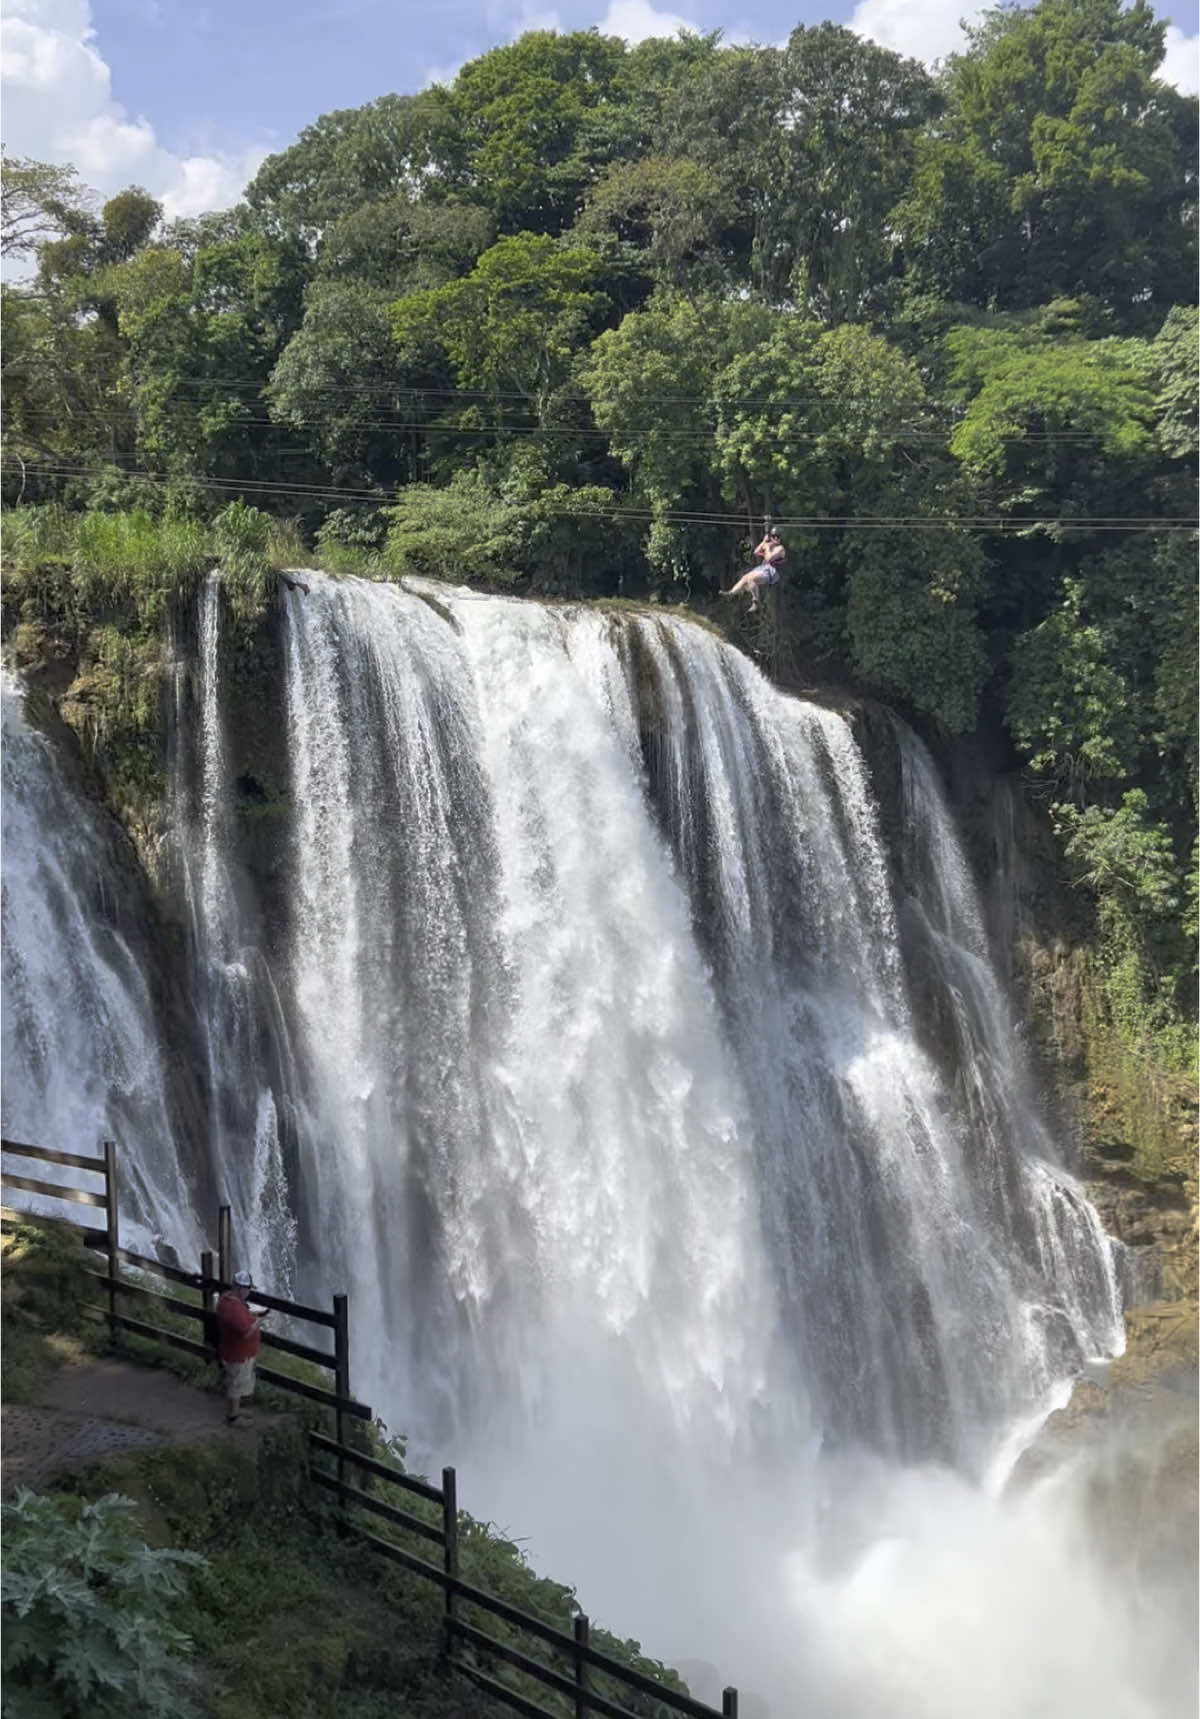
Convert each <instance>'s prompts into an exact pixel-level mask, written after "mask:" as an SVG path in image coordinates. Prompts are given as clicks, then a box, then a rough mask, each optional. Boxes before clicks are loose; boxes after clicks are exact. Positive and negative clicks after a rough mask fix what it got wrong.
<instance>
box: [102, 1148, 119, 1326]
mask: <svg viewBox="0 0 1200 1719" xmlns="http://www.w3.org/2000/svg"><path fill="white" fill-rule="evenodd" d="M118 1217H119V1213H118V1202H117V1143H116V1141H115V1140H106V1141H105V1142H104V1218H105V1228H106V1230H107V1237H106V1242H107V1251H108V1279H109V1281H108V1333H109V1337H110V1338H111V1340H112V1341H113V1342H114V1343H115V1342H116V1338H117V1291H116V1289H115V1287H114V1286H115V1284H116V1281H117V1279H118V1277H119V1276H120V1274H121V1236H120V1224H119V1221H118Z"/></svg>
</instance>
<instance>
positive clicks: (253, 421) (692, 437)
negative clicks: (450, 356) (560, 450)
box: [22, 403, 1103, 448]
mask: <svg viewBox="0 0 1200 1719" xmlns="http://www.w3.org/2000/svg"><path fill="white" fill-rule="evenodd" d="M162 410H163V411H164V412H166V413H168V414H170V416H171V418H172V419H173V420H174V421H178V419H179V417H180V416H181V414H180V412H179V410H178V408H177V407H174V408H173V407H172V406H171V405H170V403H168V404H166V405H165V406H164V407H163V408H162ZM187 410H188V412H190V413H191V422H192V423H193V424H198V423H199V421H200V408H199V407H197V406H192V405H189V406H188V407H187ZM141 417H142V415H141V414H140V413H139V412H138V411H137V409H136V407H133V406H119V407H116V408H114V410H113V411H112V412H75V413H72V414H71V417H70V422H71V423H72V424H80V423H96V424H103V425H106V426H108V425H112V424H113V423H114V422H120V423H124V424H130V425H137V424H138V423H139V422H140V421H141ZM22 421H24V422H28V423H50V424H57V423H60V422H61V414H59V413H56V412H50V411H32V412H27V413H25V414H23V420H22ZM327 423H328V419H327V418H325V417H305V418H270V417H238V418H236V419H233V420H231V421H230V422H229V423H227V424H224V425H220V426H216V428H218V429H219V430H220V431H223V432H226V433H229V432H233V431H236V430H240V429H255V428H258V429H271V430H277V431H279V432H280V433H282V434H285V435H286V434H288V433H289V432H295V431H300V430H305V429H321V428H324V427H325V426H326V425H327ZM350 427H352V428H353V429H354V430H355V431H356V432H360V433H364V434H366V433H371V434H376V435H378V434H387V433H392V434H395V435H397V436H412V435H414V434H420V435H428V436H433V435H438V436H473V437H482V436H490V437H501V436H561V437H566V438H570V439H575V440H581V439H591V440H599V441H603V442H605V443H607V444H608V445H609V446H611V445H612V444H613V443H614V442H616V443H618V444H621V443H624V442H625V441H627V440H628V439H629V438H630V437H642V438H644V439H648V438H650V437H654V438H656V439H659V440H667V441H696V442H710V441H711V440H712V438H713V437H714V435H716V434H717V433H718V432H719V430H720V428H721V426H717V425H708V426H700V427H696V426H691V425H664V424H657V423H647V424H632V425H624V426H622V428H621V429H620V431H613V430H603V429H595V428H591V427H589V426H587V425H583V424H578V425H573V424H548V425H544V424H447V423H438V422H436V421H431V420H430V419H429V418H421V419H417V418H402V417H399V416H393V417H390V418H362V419H358V420H351V422H350ZM725 428H726V431H728V429H729V428H730V427H729V426H726V427H725ZM828 435H829V431H828V430H810V431H804V430H778V429H775V430H772V432H771V436H770V439H771V441H772V442H774V443H776V444H778V445H781V446H792V445H794V444H802V443H808V442H822V441H825V440H826V439H827V437H828ZM889 438H890V440H891V441H892V443H893V444H894V445H896V446H905V445H907V444H913V445H918V446H919V445H920V444H922V443H926V442H927V443H929V444H931V446H933V447H937V448H946V447H947V446H948V438H947V437H946V436H945V435H943V434H942V433H941V432H939V431H935V430H910V429H906V428H905V427H904V426H896V427H894V428H893V429H892V430H891V431H890V432H889ZM1003 439H1004V440H1005V441H1013V442H1018V443H1019V442H1034V443H1040V442H1048V443H1053V444H1055V445H1056V446H1057V445H1063V444H1065V445H1069V446H1075V445H1084V444H1088V443H1093V442H1098V441H1101V440H1103V438H1102V437H1101V436H1099V435H1098V434H1096V433H1093V432H1091V431H1078V432H1076V431H1062V432H1057V433H1056V432H1053V431H1030V432H1025V431H1022V430H1014V431H1012V432H1011V433H1010V434H1009V435H1006V436H1005V437H1003Z"/></svg>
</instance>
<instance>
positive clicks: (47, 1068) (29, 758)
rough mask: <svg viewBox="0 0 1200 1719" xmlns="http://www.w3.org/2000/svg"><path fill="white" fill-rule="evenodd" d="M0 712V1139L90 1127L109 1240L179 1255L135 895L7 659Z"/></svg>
mask: <svg viewBox="0 0 1200 1719" xmlns="http://www.w3.org/2000/svg"><path fill="white" fill-rule="evenodd" d="M3 723H4V749H3V773H4V774H3V781H4V866H3V914H2V935H3V989H4V1010H3V1058H4V1090H3V1100H2V1106H0V1109H2V1115H3V1130H4V1135H5V1138H6V1139H9V1140H17V1141H21V1142H22V1143H24V1144H30V1145H37V1146H53V1147H57V1148H58V1149H60V1150H66V1151H72V1152H80V1153H83V1154H84V1155H86V1156H91V1155H93V1154H95V1153H97V1152H98V1150H99V1147H100V1143H101V1141H103V1140H106V1139H114V1140H118V1141H120V1142H122V1143H123V1144H124V1145H125V1146H126V1147H127V1148H129V1149H128V1150H126V1151H123V1152H122V1155H121V1159H120V1164H119V1173H120V1176H121V1198H122V1206H121V1215H122V1241H123V1243H124V1244H125V1245H127V1246H131V1247H134V1248H135V1249H146V1250H149V1251H152V1250H153V1249H154V1248H155V1247H157V1246H162V1247H166V1248H170V1247H175V1248H177V1249H178V1250H179V1252H180V1255H181V1256H182V1257H184V1258H187V1259H193V1258H195V1256H196V1254H197V1251H198V1249H199V1248H200V1247H201V1246H202V1245H203V1244H202V1243H201V1241H200V1239H199V1230H198V1228H197V1225H196V1223H195V1216H194V1198H193V1191H192V1188H191V1187H190V1185H189V1177H188V1175H187V1173H186V1169H185V1165H186V1162H187V1157H188V1154H187V1152H186V1148H185V1147H184V1146H183V1144H182V1143H181V1140H180V1134H179V1130H178V1127H177V1125H176V1122H175V1120H174V1118H173V1115H172V1104H171V1100H170V1095H169V1091H168V1084H169V1082H168V1047H167V1045H166V1043H165V1041H164V1038H163V1032H162V1025H161V1021H160V1019H159V1018H158V1015H159V1007H158V1003H159V1000H158V999H156V998H154V997H153V996H152V995H151V990H150V986H149V984H148V982H147V966H148V962H147V954H146V949H145V945H144V942H143V938H144V924H139V922H138V921H139V917H142V916H144V914H145V911H146V907H147V903H146V901H145V900H144V899H141V900H139V899H138V897H137V894H136V892H135V891H134V890H133V888H132V886H131V873H132V871H133V867H132V864H131V862H130V857H129V856H128V855H127V854H126V853H125V852H124V844H123V843H122V840H121V838H120V834H119V832H118V830H117V828H116V826H115V825H114V824H113V823H112V822H111V821H110V820H108V819H106V818H105V817H104V816H103V815H101V814H100V813H99V812H97V811H95V810H94V809H93V807H92V806H91V805H90V804H89V802H88V801H87V799H86V798H85V796H84V794H83V793H82V791H81V789H80V788H79V787H78V786H77V785H76V783H75V782H74V781H73V780H72V779H71V777H70V775H69V774H68V772H67V769H66V768H65V767H64V764H63V763H62V761H61V760H60V758H59V756H58V753H57V750H56V748H55V747H54V745H53V744H52V743H51V742H50V741H49V740H48V739H47V738H46V737H45V735H43V734H42V733H40V732H39V731H38V730H37V729H36V728H34V727H33V726H32V725H31V724H30V723H29V722H28V721H27V720H26V716H25V712H24V695H23V693H22V691H21V689H20V687H19V686H18V685H17V683H16V682H15V681H14V680H13V678H12V677H11V676H10V675H9V674H8V673H7V671H6V672H5V673H4V676H3ZM12 1167H13V1169H14V1170H16V1171H17V1173H18V1174H24V1175H30V1174H33V1175H36V1176H37V1177H39V1178H40V1179H41V1180H43V1181H62V1182H65V1183H74V1184H75V1185H76V1186H77V1185H78V1172H69V1171H68V1172H63V1173H59V1172H57V1171H56V1169H55V1167H54V1166H53V1165H49V1164H47V1165H41V1166H38V1167H37V1168H36V1169H31V1166H30V1164H29V1162H28V1161H27V1160H22V1161H20V1162H18V1161H16V1160H14V1161H13V1165H12ZM18 1198H19V1200H20V1202H21V1203H32V1204H34V1205H42V1202H41V1201H40V1200H34V1201H32V1202H29V1201H28V1199H27V1197H26V1196H19V1197H18ZM44 1209H45V1210H47V1211H54V1209H55V1208H54V1206H53V1205H52V1204H47V1205H45V1206H44ZM58 1215H59V1216H64V1215H74V1214H72V1213H65V1212H64V1211H63V1210H62V1209H61V1208H60V1209H59V1211H58Z"/></svg>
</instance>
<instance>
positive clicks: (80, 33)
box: [0, 0, 267, 216]
mask: <svg viewBox="0 0 1200 1719" xmlns="http://www.w3.org/2000/svg"><path fill="white" fill-rule="evenodd" d="M95 43H96V33H95V31H94V29H93V28H92V19H91V5H90V3H89V0H8V4H7V5H6V6H5V10H4V20H3V24H2V26H0V44H2V46H0V58H2V66H3V95H4V144H5V147H6V148H7V149H8V150H9V152H10V153H11V154H13V155H29V156H32V157H33V158H34V159H35V160H37V161H53V162H58V163H66V162H70V163H71V164H72V165H74V166H75V167H76V168H77V169H78V170H79V175H80V177H81V178H82V179H83V180H84V181H85V182H86V183H87V184H89V185H91V186H93V187H94V188H95V189H96V190H97V191H99V192H100V194H101V195H102V196H111V195H112V194H113V192H115V191H119V190H120V189H121V188H122V187H123V186H125V185H130V184H138V185H143V186H145V188H146V190H147V191H149V192H150V193H151V194H152V195H153V196H155V197H157V198H159V200H160V201H161V202H162V204H163V206H164V208H165V209H166V212H167V214H168V216H177V215H198V214H201V213H202V212H203V211H204V210H206V209H220V208H226V207H228V206H229V204H231V203H235V202H236V201H237V199H238V196H239V195H240V193H241V191H242V188H243V186H244V185H245V184H246V181H247V180H248V179H249V178H250V177H251V176H252V175H253V173H254V171H255V169H256V168H257V167H258V165H259V163H260V162H261V161H262V160H263V158H264V156H265V155H266V153H267V152H266V151H265V150H263V149H243V150H241V151H234V152H229V153H226V152H221V153H217V154H212V155H177V154H175V153H174V152H173V151H171V150H169V149H165V148H164V147H163V146H162V144H161V143H159V141H158V139H157V137H156V136H155V134H154V127H153V126H152V125H151V124H150V121H149V120H147V119H144V118H141V117H140V116H139V117H138V118H136V119H131V118H130V117H129V115H128V114H127V113H126V111H125V109H124V108H123V107H122V106H121V104H120V103H119V102H117V101H114V100H113V94H112V72H111V70H110V69H109V66H108V64H107V63H106V61H105V60H104V59H103V58H102V57H101V55H100V53H99V51H98V49H97V47H96V45H95Z"/></svg>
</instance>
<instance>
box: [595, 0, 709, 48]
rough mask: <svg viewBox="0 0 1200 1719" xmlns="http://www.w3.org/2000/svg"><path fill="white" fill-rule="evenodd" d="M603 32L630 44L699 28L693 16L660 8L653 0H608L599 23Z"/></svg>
mask: <svg viewBox="0 0 1200 1719" xmlns="http://www.w3.org/2000/svg"><path fill="white" fill-rule="evenodd" d="M598 28H599V30H600V34H601V35H602V36H623V37H624V38H625V40H626V41H627V42H628V43H629V45H630V47H631V48H633V47H636V46H637V44H638V43H639V42H645V41H648V40H649V38H650V37H651V36H677V35H678V34H679V32H680V31H681V30H692V31H695V32H698V31H699V25H697V24H694V23H693V22H692V20H691V19H690V18H681V17H680V16H679V15H678V13H676V12H659V11H658V10H657V9H656V8H655V7H654V6H652V5H651V4H650V0H609V8H608V11H607V12H606V13H605V14H604V16H603V18H601V20H600V23H599V26H598Z"/></svg>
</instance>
